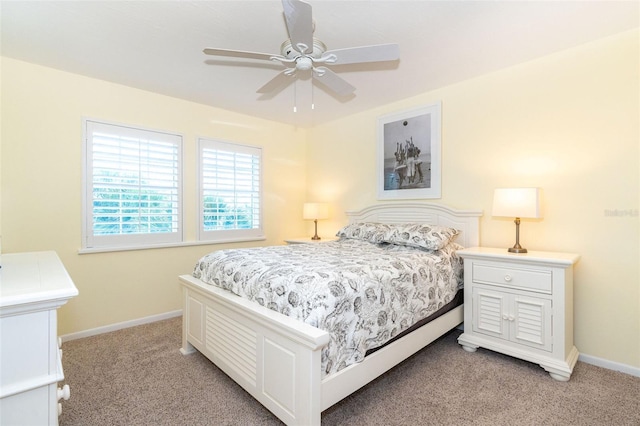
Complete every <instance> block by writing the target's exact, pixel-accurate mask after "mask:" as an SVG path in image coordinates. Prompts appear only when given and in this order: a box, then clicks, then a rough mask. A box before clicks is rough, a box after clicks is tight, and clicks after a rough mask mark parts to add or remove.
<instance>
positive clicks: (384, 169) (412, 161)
mask: <svg viewBox="0 0 640 426" xmlns="http://www.w3.org/2000/svg"><path fill="white" fill-rule="evenodd" d="M440 110H441V106H440V103H439V102H438V103H436V104H433V105H428V106H424V107H421V108H416V109H412V110H409V111H403V112H398V113H394V114H388V115H384V116H382V117H380V118H378V125H377V127H378V128H377V133H378V199H384V200H390V199H411V198H440V197H441V184H440V172H441V169H440V166H441V158H440V139H441V129H440V126H441V114H440Z"/></svg>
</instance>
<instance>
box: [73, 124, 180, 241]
mask: <svg viewBox="0 0 640 426" xmlns="http://www.w3.org/2000/svg"><path fill="white" fill-rule="evenodd" d="M101 128H102V129H103V130H107V131H112V132H113V133H114V134H115V135H119V136H126V135H137V136H136V137H140V136H143V135H144V134H147V135H149V134H151V136H152V137H153V138H154V139H156V138H157V139H156V140H157V141H161V142H167V143H170V144H174V145H175V147H176V148H177V150H176V154H177V160H176V163H177V165H176V166H177V167H176V168H177V173H176V178H177V185H176V190H177V196H176V203H177V207H176V211H175V216H176V219H177V221H176V222H177V223H176V225H177V226H176V230H175V231H172V232H147V233H135V234H115V235H94V229H93V218H94V216H93V203H94V200H93V188H94V185H93V178H94V176H93V152H94V140H93V135H94V133H95V132H96V131H99V130H100V129H101ZM118 132H119V133H118ZM82 149H83V153H82V158H83V161H82V165H83V171H82V186H83V191H82V198H83V200H82V243H81V250H80V252H81V253H88V252H103V251H119V250H139V249H145V248H155V247H164V246H171V245H178V244H181V243H183V242H184V215H183V209H184V203H183V197H184V177H183V170H184V167H183V161H184V155H183V150H184V136H183V135H182V134H180V133H177V132H169V131H164V130H157V129H150V128H144V127H141V126H135V125H129V124H122V123H114V122H110V121H106V120H98V119H93V118H87V117H83V119H82Z"/></svg>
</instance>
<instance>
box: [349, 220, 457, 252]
mask: <svg viewBox="0 0 640 426" xmlns="http://www.w3.org/2000/svg"><path fill="white" fill-rule="evenodd" d="M459 233H460V231H458V230H457V229H454V228H448V227H445V226H438V225H426V224H422V223H403V224H386V223H375V222H363V223H352V224H350V225H347V226H345V227H343V228H342V229H341V230H340V231H338V233H337V234H336V236H337V237H340V238H350V239H358V240H364V241H369V242H371V243H375V244H380V243H388V244H396V245H403V246H410V247H418V248H423V249H427V250H441V249H442V248H443V247H445V246H446V245H447V244H449V243H450V242H452V241H454V240H455V238H456V236H457V235H458V234H459Z"/></svg>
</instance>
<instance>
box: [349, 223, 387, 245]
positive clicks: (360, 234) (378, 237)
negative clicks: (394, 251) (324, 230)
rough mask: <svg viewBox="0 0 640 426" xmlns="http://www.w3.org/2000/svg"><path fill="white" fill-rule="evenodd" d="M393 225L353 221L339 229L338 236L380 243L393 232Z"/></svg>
mask: <svg viewBox="0 0 640 426" xmlns="http://www.w3.org/2000/svg"><path fill="white" fill-rule="evenodd" d="M391 226H392V225H387V224H384V223H375V222H360V223H352V224H350V225H347V226H345V227H343V228H342V229H341V230H339V231H338V233H337V234H336V237H340V238H348V239H351V240H363V241H369V242H370V243H375V244H380V243H383V242H385V240H386V239H387V238H388V236H390V235H391V233H392V232H393V230H392V229H391Z"/></svg>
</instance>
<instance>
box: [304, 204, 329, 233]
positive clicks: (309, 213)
mask: <svg viewBox="0 0 640 426" xmlns="http://www.w3.org/2000/svg"><path fill="white" fill-rule="evenodd" d="M302 217H303V218H304V219H307V220H313V222H314V224H315V228H316V232H315V235H314V236H313V237H311V239H312V240H319V239H320V237H319V236H318V219H326V218H328V217H329V206H328V205H327V204H324V203H304V206H303V209H302Z"/></svg>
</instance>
